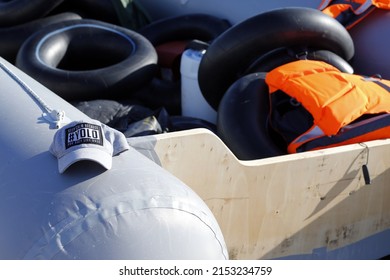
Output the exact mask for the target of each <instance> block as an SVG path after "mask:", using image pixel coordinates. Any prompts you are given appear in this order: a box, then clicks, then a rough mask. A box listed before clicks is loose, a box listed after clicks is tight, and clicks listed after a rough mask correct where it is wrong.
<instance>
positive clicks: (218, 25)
mask: <svg viewBox="0 0 390 280" xmlns="http://www.w3.org/2000/svg"><path fill="white" fill-rule="evenodd" d="M230 26H231V25H230V23H229V22H228V21H226V20H223V19H220V18H217V17H214V16H211V15H206V14H190V15H184V16H178V17H171V18H165V19H161V20H158V21H154V22H152V23H151V24H149V25H147V26H145V27H144V28H142V29H140V30H139V33H140V34H142V35H143V36H145V37H146V38H147V39H148V40H149V41H150V42H151V43H152V44H153V45H155V46H156V45H159V44H162V43H166V42H170V41H180V40H193V39H197V40H201V41H206V42H207V41H211V40H213V39H215V38H216V37H218V36H219V35H220V34H221V33H223V32H224V31H226V30H227V29H228V28H230Z"/></svg>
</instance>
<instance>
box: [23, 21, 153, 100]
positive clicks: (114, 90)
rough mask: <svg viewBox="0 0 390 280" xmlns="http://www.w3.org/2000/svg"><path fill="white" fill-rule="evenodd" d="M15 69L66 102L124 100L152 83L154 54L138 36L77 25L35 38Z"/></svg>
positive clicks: (44, 31)
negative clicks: (105, 99)
mask: <svg viewBox="0 0 390 280" xmlns="http://www.w3.org/2000/svg"><path fill="white" fill-rule="evenodd" d="M16 65H17V66H18V67H19V68H20V69H22V70H23V71H25V72H26V73H27V74H29V75H30V76H32V77H34V78H35V79H37V80H38V81H39V82H41V83H42V84H44V85H45V86H47V87H48V88H50V89H51V90H53V91H54V92H56V93H57V94H58V95H60V96H62V97H63V98H65V99H67V100H73V99H96V98H114V97H115V98H126V97H128V95H129V94H131V92H133V91H135V90H137V89H138V88H140V87H141V86H143V85H145V84H146V83H148V82H149V81H150V80H151V79H152V77H153V76H154V74H155V71H156V67H157V54H156V51H155V49H154V47H153V45H152V44H151V43H150V42H149V41H148V40H147V39H146V38H145V37H143V36H141V35H140V34H138V33H136V32H133V31H131V30H129V29H126V28H123V27H120V26H116V25H112V24H109V23H105V22H102V21H96V20H85V19H80V20H71V21H65V22H62V23H58V24H52V25H49V26H46V27H44V28H42V29H41V30H40V31H38V32H36V33H35V34H33V35H32V36H31V37H29V38H28V39H27V41H26V42H25V43H24V44H23V45H22V47H21V48H20V50H19V52H18V55H17V59H16Z"/></svg>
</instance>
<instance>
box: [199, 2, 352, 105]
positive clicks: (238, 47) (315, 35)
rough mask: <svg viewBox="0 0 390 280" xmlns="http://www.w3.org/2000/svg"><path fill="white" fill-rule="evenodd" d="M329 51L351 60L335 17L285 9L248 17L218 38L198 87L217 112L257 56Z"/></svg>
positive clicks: (344, 34)
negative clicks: (302, 50)
mask: <svg viewBox="0 0 390 280" xmlns="http://www.w3.org/2000/svg"><path fill="white" fill-rule="evenodd" d="M298 46H299V47H302V48H306V49H320V50H329V51H332V52H333V53H335V54H337V55H339V56H341V57H342V58H344V59H345V60H346V61H349V60H350V59H351V58H352V56H353V54H354V45H353V41H352V38H351V37H350V35H349V33H348V31H347V30H346V29H345V28H344V26H342V25H341V24H340V23H339V22H338V21H336V20H335V19H334V18H331V17H329V16H327V15H325V14H323V13H322V12H321V11H318V10H315V9H311V8H295V7H293V8H282V9H276V10H272V11H269V12H265V13H262V14H259V15H257V16H254V17H252V18H249V19H247V20H245V21H243V22H241V23H239V24H237V25H235V26H233V27H231V28H230V29H228V30H227V31H225V32H224V33H223V34H221V35H220V36H219V37H217V38H216V39H215V40H214V41H213V42H212V43H211V45H210V47H209V48H208V50H207V52H206V53H205V55H204V57H203V59H202V61H201V63H200V67H199V86H200V89H201V91H202V94H203V95H204V97H205V99H206V100H207V101H208V102H209V104H210V105H211V106H212V107H213V108H214V109H217V108H218V105H219V102H220V100H221V98H222V96H223V95H224V93H225V92H226V90H227V89H228V88H229V86H230V85H231V84H232V83H233V82H234V81H235V80H237V79H238V78H239V74H238V73H243V72H245V69H247V67H249V65H251V63H253V62H254V61H255V60H256V59H257V58H258V57H260V56H262V55H264V54H266V53H268V52H270V51H272V50H274V49H277V48H282V47H298Z"/></svg>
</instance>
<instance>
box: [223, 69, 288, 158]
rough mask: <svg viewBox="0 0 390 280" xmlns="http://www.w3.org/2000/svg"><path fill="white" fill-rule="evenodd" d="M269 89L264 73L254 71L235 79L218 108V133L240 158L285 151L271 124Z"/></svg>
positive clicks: (262, 156)
mask: <svg viewBox="0 0 390 280" xmlns="http://www.w3.org/2000/svg"><path fill="white" fill-rule="evenodd" d="M268 114H269V93H268V86H267V84H266V83H265V73H252V74H248V75H245V76H243V77H241V78H240V79H238V80H237V81H235V82H234V83H233V84H232V86H231V87H229V89H228V90H227V91H226V94H225V95H224V96H223V98H222V100H221V102H220V105H219V108H218V120H217V134H218V136H219V137H220V138H221V140H222V141H223V142H224V143H225V144H226V146H227V147H228V148H229V149H230V150H231V151H232V152H233V154H234V155H235V156H236V157H237V158H238V159H240V160H253V159H260V158H267V157H273V156H279V155H283V154H285V153H286V150H285V147H283V144H282V143H281V141H280V139H278V137H277V135H276V134H275V133H274V132H273V131H272V130H271V129H270V128H269V125H268Z"/></svg>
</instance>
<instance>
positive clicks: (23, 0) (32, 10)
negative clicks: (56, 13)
mask: <svg viewBox="0 0 390 280" xmlns="http://www.w3.org/2000/svg"><path fill="white" fill-rule="evenodd" d="M63 1H64V0H9V1H7V0H2V1H0V27H9V26H14V25H17V24H22V23H26V22H29V21H31V20H34V19H38V18H41V17H43V16H45V15H47V14H49V13H50V12H51V11H52V10H53V9H54V8H55V7H57V6H58V5H59V4H61V3H62V2H63Z"/></svg>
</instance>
